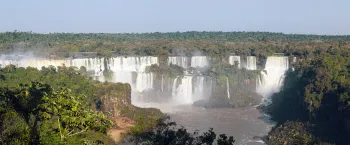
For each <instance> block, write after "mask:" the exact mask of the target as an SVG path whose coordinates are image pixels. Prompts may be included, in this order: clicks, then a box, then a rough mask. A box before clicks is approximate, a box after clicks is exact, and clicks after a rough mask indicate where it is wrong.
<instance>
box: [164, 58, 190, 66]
mask: <svg viewBox="0 0 350 145" xmlns="http://www.w3.org/2000/svg"><path fill="white" fill-rule="evenodd" d="M189 61H190V58H189V57H184V56H171V57H169V60H168V64H169V65H170V64H173V65H178V66H181V67H182V68H188V67H189Z"/></svg>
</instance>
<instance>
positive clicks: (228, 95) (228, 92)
mask: <svg viewBox="0 0 350 145" xmlns="http://www.w3.org/2000/svg"><path fill="white" fill-rule="evenodd" d="M226 89H227V98H229V99H230V98H231V97H230V84H229V83H228V77H226Z"/></svg>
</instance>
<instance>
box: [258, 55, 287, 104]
mask: <svg viewBox="0 0 350 145" xmlns="http://www.w3.org/2000/svg"><path fill="white" fill-rule="evenodd" d="M288 68H289V61H288V57H284V56H270V57H268V58H267V60H266V64H265V69H264V70H263V71H261V78H260V79H261V83H260V85H259V86H258V88H257V92H258V93H259V94H261V95H262V96H263V97H264V99H265V100H267V99H268V97H270V96H271V95H272V94H273V93H276V92H279V91H280V87H281V85H282V83H283V79H284V76H285V73H286V71H287V70H288ZM258 81H260V80H258Z"/></svg>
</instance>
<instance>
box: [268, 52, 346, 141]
mask: <svg viewBox="0 0 350 145" xmlns="http://www.w3.org/2000/svg"><path fill="white" fill-rule="evenodd" d="M349 52H350V51H349V49H332V50H329V51H320V52H318V54H317V55H316V56H315V57H314V58H312V59H309V60H305V61H302V62H300V63H297V64H296V65H295V66H294V70H290V71H288V72H287V74H286V78H285V80H284V84H283V87H282V89H281V91H280V92H279V93H276V94H274V95H273V96H272V104H270V105H268V106H267V107H266V108H265V109H266V111H267V112H268V113H269V114H270V115H271V117H272V119H273V120H275V121H277V123H278V125H277V127H276V128H275V129H273V130H272V132H271V133H270V134H269V143H270V144H283V143H284V142H288V143H291V144H324V143H325V142H328V143H335V144H349V143H350V140H349V137H350V124H349V123H350V96H349V95H350V81H349V80H350V79H349V77H350V59H349V58H350V55H349V54H350V53H349Z"/></svg>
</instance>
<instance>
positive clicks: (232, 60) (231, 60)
mask: <svg viewBox="0 0 350 145" xmlns="http://www.w3.org/2000/svg"><path fill="white" fill-rule="evenodd" d="M228 61H229V63H230V64H231V65H235V63H236V62H237V63H238V66H237V67H238V68H241V57H240V56H230V57H229V60H228Z"/></svg>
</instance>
